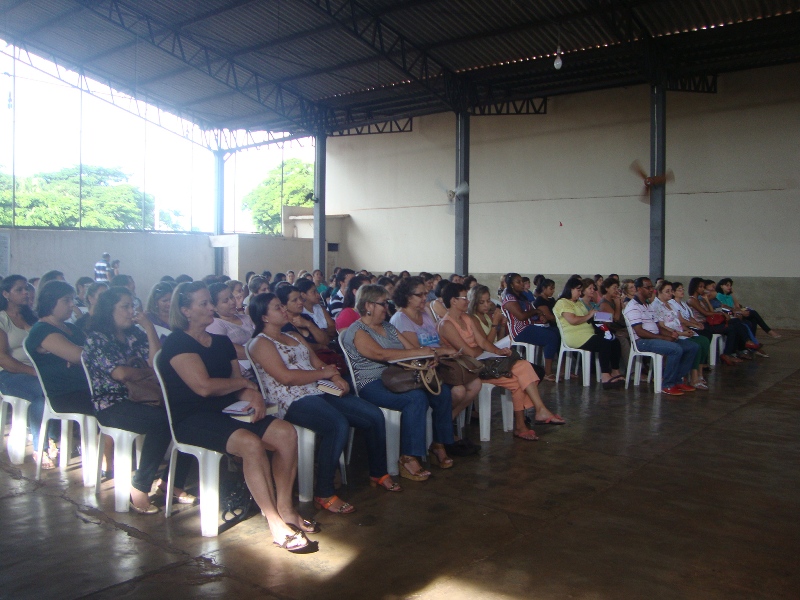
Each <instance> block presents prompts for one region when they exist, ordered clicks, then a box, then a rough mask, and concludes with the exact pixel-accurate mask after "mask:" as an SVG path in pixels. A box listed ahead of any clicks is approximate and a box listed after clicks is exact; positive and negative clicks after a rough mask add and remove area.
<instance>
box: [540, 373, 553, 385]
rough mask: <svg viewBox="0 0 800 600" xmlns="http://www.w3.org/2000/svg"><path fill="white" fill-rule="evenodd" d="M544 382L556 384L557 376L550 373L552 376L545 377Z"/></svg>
mask: <svg viewBox="0 0 800 600" xmlns="http://www.w3.org/2000/svg"><path fill="white" fill-rule="evenodd" d="M542 381H552V382H553V383H555V381H556V376H555V375H553V374H552V373H550V375H545V376H544V377H543V378H542Z"/></svg>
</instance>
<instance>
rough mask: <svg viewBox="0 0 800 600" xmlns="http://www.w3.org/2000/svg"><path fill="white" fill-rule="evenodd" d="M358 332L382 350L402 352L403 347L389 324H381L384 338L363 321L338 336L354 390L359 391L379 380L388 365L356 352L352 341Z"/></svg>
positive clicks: (395, 330)
mask: <svg viewBox="0 0 800 600" xmlns="http://www.w3.org/2000/svg"><path fill="white" fill-rule="evenodd" d="M359 330H361V331H365V332H367V333H368V334H369V336H370V337H371V338H372V339H373V340H375V341H376V342H377V343H378V344H379V345H380V346H382V347H383V348H395V349H397V350H403V349H404V348H405V346H403V342H401V341H400V338H399V337H398V335H399V334H398V332H397V329H395V327H394V325H392V324H391V323H384V324H383V330H384V331H385V332H386V335H385V336H383V335H380V334H379V333H378V332H376V331H374V330H373V329H372V328H370V327H368V326H367V325H365V324H364V322H363V321H356V322H355V323H353V324H352V325H350V327H348V328H347V329H346V330H344V331H343V332H342V333H341V335H340V336H339V343H341V345H342V347H343V348H344V351H345V352H347V355H348V356H349V357H350V362H351V364H352V365H353V376H354V377H355V384H356V388H357V389H359V390H361V389H362V388H363V387H364V386H365V385H367V384H368V383H372V382H373V381H377V380H378V379H380V378H381V374H382V373H383V371H384V370H385V369H386V367H388V366H389V365H387V364H385V363H380V362H375V361H374V360H370V359H368V358H366V357H365V356H362V355H361V354H360V353H359V352H358V350H356V346H355V343H354V340H355V337H356V333H357V332H358V331H359Z"/></svg>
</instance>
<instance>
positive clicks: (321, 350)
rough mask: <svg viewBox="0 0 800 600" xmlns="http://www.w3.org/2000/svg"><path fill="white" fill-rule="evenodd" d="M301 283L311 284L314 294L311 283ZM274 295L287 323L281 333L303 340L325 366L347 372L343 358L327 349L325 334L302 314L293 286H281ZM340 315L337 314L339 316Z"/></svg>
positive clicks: (300, 303) (299, 297) (299, 300)
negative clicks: (282, 307)
mask: <svg viewBox="0 0 800 600" xmlns="http://www.w3.org/2000/svg"><path fill="white" fill-rule="evenodd" d="M354 279H355V278H354ZM302 281H304V282H306V283H308V284H311V286H312V287H311V289H312V290H313V292H312V293H314V294H316V290H315V289H314V288H313V285H314V284H313V283H311V282H310V281H308V280H307V279H303V280H302ZM275 295H276V296H277V297H278V300H280V302H281V304H283V306H284V307H286V312H287V322H286V324H285V325H284V326H283V332H284V333H289V334H292V333H295V334H297V335H298V336H300V337H301V338H303V341H305V343H306V344H307V345H308V347H309V348H311V349H312V350H313V351H314V354H315V355H316V356H317V358H319V359H320V360H321V361H322V362H324V363H325V364H326V365H333V366H335V367H336V368H337V369H339V370H340V371H342V372H347V363H346V362H345V361H344V357H343V356H342V355H341V354H337V353H336V352H334V351H333V350H331V349H330V348H329V347H328V343H329V338H328V334H327V332H326V331H323V330H322V329H320V328H319V327H317V324H316V321H314V318H313V317H312V316H310V315H307V314H305V313H304V312H303V311H304V307H303V295H302V294H301V293H300V290H299V289H298V288H297V287H295V286H293V285H281V286H279V287H278V289H277V293H276V294H275ZM345 300H346V298H345ZM320 308H321V307H320ZM342 312H344V311H342ZM341 314H342V313H339V315H340V316H341Z"/></svg>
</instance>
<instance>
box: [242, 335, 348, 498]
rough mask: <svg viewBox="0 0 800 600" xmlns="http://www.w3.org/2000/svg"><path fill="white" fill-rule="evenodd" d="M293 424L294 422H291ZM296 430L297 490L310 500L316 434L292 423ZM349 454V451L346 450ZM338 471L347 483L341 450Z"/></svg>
mask: <svg viewBox="0 0 800 600" xmlns="http://www.w3.org/2000/svg"><path fill="white" fill-rule="evenodd" d="M252 341H253V340H250V341H249V342H248V343H247V344H245V345H244V353H245V354H246V355H247V360H248V361H249V362H250V364H254V363H253V359H252V358H250V344H251V343H252ZM255 372H256V380H257V381H258V389H260V390H261V395H262V396H263V397H264V400H266V399H267V397H268V396H269V394H268V392H267V390H266V389H265V388H264V382H263V381H261V377H259V376H258V370H257V369H256V370H255ZM292 425H294V423H293V424H292ZM294 429H295V431H296V432H297V490H298V492H299V496H300V502H311V500H313V499H314V446H315V444H316V440H317V436H316V434H315V433H314V432H313V431H311V430H310V429H306V428H305V427H300V426H299V425H294ZM352 445H353V428H352V427H351V428H350V447H352ZM348 454H349V452H348ZM339 471H340V472H341V474H342V483H343V484H344V485H347V464H346V461H345V454H344V452H342V454H341V456H340V457H339Z"/></svg>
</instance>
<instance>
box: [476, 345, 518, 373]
mask: <svg viewBox="0 0 800 600" xmlns="http://www.w3.org/2000/svg"><path fill="white" fill-rule="evenodd" d="M518 360H522V359H521V358H520V355H519V354H517V351H516V350H513V349H512V350H511V354H510V355H509V356H501V357H499V358H484V359H483V360H482V361H480V362H481V363H483V370H482V371H481V373H480V378H481V379H502V378H503V377H511V368H512V367H513V366H514V363H515V362H517V361H518Z"/></svg>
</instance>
